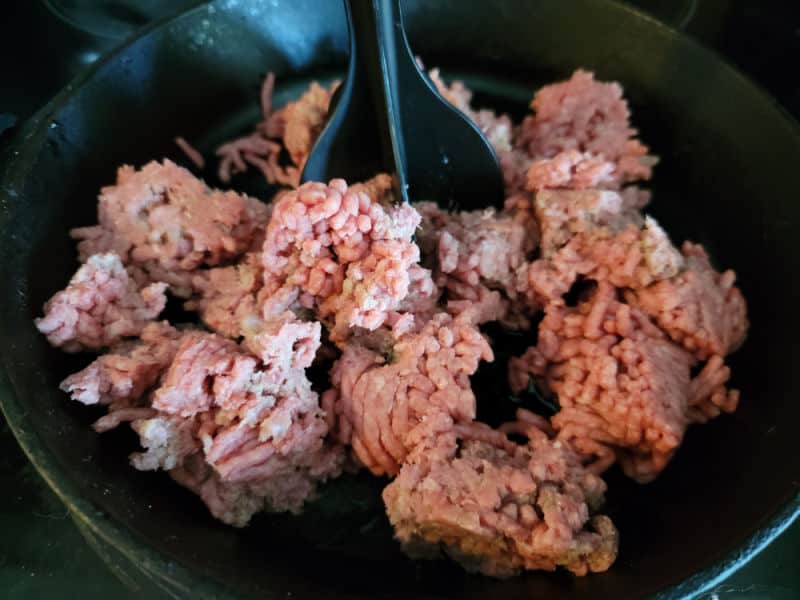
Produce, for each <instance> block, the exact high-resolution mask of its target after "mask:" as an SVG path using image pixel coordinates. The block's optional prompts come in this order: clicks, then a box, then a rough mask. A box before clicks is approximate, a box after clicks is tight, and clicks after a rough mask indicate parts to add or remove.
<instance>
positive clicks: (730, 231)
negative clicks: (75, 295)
mask: <svg viewBox="0 0 800 600" xmlns="http://www.w3.org/2000/svg"><path fill="white" fill-rule="evenodd" d="M404 8H405V10H406V21H407V25H408V29H409V37H410V40H411V43H412V46H413V49H414V50H415V52H417V53H418V54H419V55H420V56H421V57H422V58H423V59H424V60H425V62H426V64H428V65H439V66H441V67H443V71H444V73H445V75H450V76H453V75H455V76H459V77H463V78H465V79H466V80H467V82H468V83H470V84H471V85H472V86H474V88H475V89H476V90H477V91H478V94H477V100H478V102H479V103H480V102H483V103H487V104H491V105H493V106H496V107H498V108H502V109H505V110H509V111H511V112H512V113H513V114H515V115H517V116H519V115H521V114H523V112H524V110H525V107H526V103H527V101H528V100H529V99H530V96H531V94H532V91H533V90H534V89H535V88H536V87H538V86H539V85H541V84H542V83H546V82H549V81H552V80H555V79H558V78H563V77H565V76H568V75H569V73H570V72H571V71H572V70H573V69H575V68H577V67H585V68H588V69H591V70H594V71H596V73H597V76H598V78H600V79H615V80H618V81H620V82H621V83H622V84H623V85H624V86H625V89H626V93H627V96H628V97H629V99H630V101H631V105H632V109H633V115H634V124H635V125H636V126H637V127H638V128H639V129H640V130H641V134H642V138H643V140H644V141H645V142H646V143H647V144H649V145H650V146H651V148H652V149H653V151H654V152H655V153H656V154H659V155H660V156H661V157H662V162H661V164H660V165H659V166H658V167H657V169H656V176H655V179H654V181H653V185H652V188H653V189H654V192H655V200H654V204H653V206H652V208H651V212H652V213H653V214H654V216H656V218H658V219H659V220H660V221H661V222H662V223H663V224H664V225H665V227H666V229H667V230H668V231H669V232H670V234H671V236H672V238H673V240H674V241H676V242H680V241H682V240H683V239H687V238H688V239H692V240H694V241H698V242H702V243H704V244H706V245H707V247H708V248H709V250H710V252H711V254H712V257H714V258H715V259H716V262H717V266H719V267H722V268H728V267H731V268H735V269H736V270H737V272H738V274H739V281H740V285H741V287H742V290H743V292H744V294H745V297H746V298H747V300H748V302H749V307H750V318H751V321H752V326H751V331H750V337H749V340H748V342H747V343H746V345H745V346H744V348H743V349H742V350H740V351H739V352H738V353H737V354H736V355H735V356H734V357H733V358H732V360H731V364H732V367H733V368H734V374H735V378H734V384H735V385H736V386H738V387H739V388H740V389H741V390H742V398H743V399H742V403H741V406H740V408H739V410H738V412H737V413H736V414H735V415H733V416H726V417H722V418H720V419H718V420H716V421H714V422H712V423H711V424H709V425H707V426H704V427H696V428H692V429H690V431H689V433H688V435H687V438H686V441H685V444H684V446H683V447H682V448H681V450H680V451H679V453H678V454H677V456H676V457H675V459H674V461H673V463H672V464H671V465H670V467H669V468H668V469H667V470H666V471H665V472H664V474H663V475H662V476H661V477H660V478H659V480H657V481H656V482H655V483H653V484H650V485H647V486H638V485H636V484H633V483H631V482H629V481H628V480H626V479H625V478H623V477H622V476H621V475H620V473H618V472H616V471H613V472H611V473H610V474H609V477H608V483H609V488H610V491H609V495H608V506H607V512H608V513H609V514H610V516H611V517H612V518H613V519H614V521H615V522H616V523H617V525H618V527H619V529H620V531H621V536H622V537H621V547H620V550H621V552H620V556H619V559H618V560H617V563H616V564H615V565H614V566H613V567H612V569H611V570H610V571H609V572H608V573H605V574H602V575H594V576H590V577H586V578H573V577H572V576H570V575H568V574H564V573H555V574H543V573H533V574H528V575H525V576H522V577H519V578H515V579H511V580H507V581H502V582H497V581H494V580H490V579H487V578H482V577H479V576H474V575H467V574H465V573H463V572H462V571H461V570H460V569H459V568H458V567H456V566H455V565H453V564H450V563H447V562H433V563H422V562H412V561H409V560H406V559H405V558H404V557H403V556H402V555H401V554H400V552H399V549H398V548H397V546H396V545H395V543H394V542H393V541H392V539H391V530H390V528H389V526H388V523H387V522H386V519H385V517H383V508H382V504H381V502H380V496H379V494H380V489H381V487H382V485H384V483H385V482H383V481H381V480H377V479H372V478H369V477H366V476H359V477H346V478H343V479H342V480H339V481H336V482H334V483H332V484H330V485H329V486H327V487H326V488H325V489H324V490H323V494H322V499H321V500H320V502H318V503H317V504H315V505H313V506H310V507H309V509H308V510H307V511H306V513H305V514H304V515H303V516H302V517H290V516H284V515H272V516H261V517H258V518H256V519H255V520H254V522H253V523H252V525H251V526H250V527H249V528H247V529H245V530H235V529H232V528H228V527H226V526H224V525H222V524H220V523H217V522H215V521H214V520H213V519H212V518H211V517H210V516H209V515H208V514H207V512H206V510H205V508H204V507H203V506H202V505H201V504H200V502H199V501H198V500H196V499H195V498H194V497H193V496H192V495H191V494H190V493H188V492H186V491H184V490H182V489H181V488H179V487H178V486H177V485H176V484H173V483H172V482H171V481H170V480H169V478H168V477H167V476H165V475H164V474H153V473H139V472H136V471H134V470H133V469H132V468H130V467H129V466H128V465H127V458H126V457H127V454H128V453H129V452H131V451H133V450H134V449H135V447H136V445H135V438H134V436H133V435H132V434H129V433H126V432H122V431H120V432H115V433H111V434H106V435H103V436H98V435H97V434H95V433H94V432H93V431H92V430H91V428H90V427H89V424H90V423H91V422H92V421H93V420H94V419H95V418H96V417H97V416H98V412H97V411H94V410H92V409H87V408H85V407H82V406H80V405H78V404H77V403H71V402H68V401H67V399H66V397H65V396H64V395H63V394H62V393H61V392H59V391H58V382H59V381H60V380H61V379H62V378H63V377H64V376H65V375H67V374H68V373H71V372H73V371H76V370H78V369H79V368H82V367H83V366H84V365H85V364H86V363H87V362H88V360H89V357H88V356H85V355H83V356H74V355H73V356H69V355H64V354H62V353H61V352H59V351H56V350H53V349H51V348H50V347H49V346H48V345H47V343H46V341H45V340H44V338H43V337H42V336H40V335H39V334H38V333H37V332H36V330H35V329H34V327H33V318H34V317H36V316H38V314H39V313H40V309H41V305H42V303H43V302H44V301H45V300H46V299H47V298H48V297H49V296H50V295H51V294H52V293H53V292H54V291H56V290H57V289H60V288H61V287H63V285H64V284H65V283H66V281H67V279H68V277H69V275H70V274H71V273H72V272H73V271H74V269H75V267H76V262H75V252H74V247H73V244H72V242H71V241H70V239H69V237H68V235H67V230H68V229H69V228H70V227H73V226H77V225H85V224H89V223H92V222H93V221H94V208H95V199H96V194H97V190H98V189H99V188H100V187H101V186H102V185H106V184H109V183H112V182H113V179H114V173H115V169H116V167H117V166H118V165H120V164H123V163H130V164H134V165H141V164H143V163H145V162H147V161H148V160H151V159H160V158H161V157H163V156H168V157H172V158H175V159H176V160H177V159H179V155H178V154H177V152H176V151H175V148H174V147H173V145H172V142H171V140H172V138H173V137H174V136H175V135H183V136H185V137H186V138H187V139H189V140H192V141H196V142H197V145H198V146H199V147H200V149H201V150H203V151H205V152H206V153H207V155H209V153H210V150H212V149H213V147H214V145H215V143H217V142H219V141H222V140H223V139H225V137H226V136H229V135H230V134H232V133H238V132H242V131H245V130H247V129H248V127H249V126H250V125H251V124H252V123H253V121H254V120H255V119H256V118H257V107H256V99H257V92H258V85H259V81H260V79H261V77H262V76H263V74H264V72H265V71H266V70H272V71H275V72H276V74H277V76H278V84H279V88H278V94H277V97H276V101H277V102H278V103H282V102H285V101H286V100H287V99H290V98H292V97H294V96H296V95H297V94H299V93H300V92H301V91H302V89H304V88H305V87H306V86H307V85H308V83H309V82H310V81H311V80H312V79H317V80H328V79H330V78H332V77H334V76H336V74H337V73H339V72H340V71H341V67H342V65H343V64H344V60H345V48H346V45H345V42H346V40H345V27H344V17H343V13H342V11H341V6H340V4H339V3H337V2H315V1H313V0H294V1H292V2H284V1H281V0H273V1H272V2H266V1H265V2H238V1H237V0H221V1H218V2H215V3H213V4H211V5H210V6H208V7H201V8H199V9H196V10H194V11H192V12H190V13H187V14H186V15H184V16H182V17H180V18H178V19H176V20H174V21H169V22H167V23H163V24H161V25H158V26H156V27H154V28H151V29H149V30H148V31H147V32H146V33H145V34H144V35H143V36H142V37H140V38H138V39H137V40H135V41H134V42H132V43H131V44H129V45H127V46H126V47H124V48H122V49H120V50H119V51H118V52H117V53H115V54H113V55H112V56H110V57H109V58H108V59H106V60H104V61H101V62H100V63H99V64H98V65H97V66H96V67H95V68H94V69H93V70H92V71H91V72H90V73H89V74H88V75H87V76H86V77H83V78H82V79H81V80H79V81H76V82H74V83H73V84H72V85H71V86H69V88H68V89H67V90H65V92H64V93H62V94H61V95H59V96H58V97H57V98H56V99H55V100H54V101H53V103H51V104H50V105H49V106H48V107H46V108H45V109H44V110H43V111H42V112H41V113H40V114H39V115H38V116H37V117H36V118H35V119H34V120H33V121H31V123H29V124H28V126H27V127H26V128H25V129H24V131H23V132H22V133H21V135H20V139H19V145H18V146H17V147H16V149H15V150H14V151H13V152H12V153H11V155H10V156H9V160H8V161H7V165H6V168H5V172H4V179H3V184H2V188H0V200H2V207H1V208H2V226H3V244H2V247H0V270H1V271H2V277H3V278H2V280H3V281H4V283H5V285H4V286H3V288H2V290H0V327H2V330H1V332H0V335H2V337H1V338H0V342H1V343H2V360H3V365H4V373H3V374H2V380H1V381H0V382H1V383H2V403H3V409H4V411H5V412H6V415H7V417H8V420H9V422H10V424H11V426H12V427H13V429H14V431H15V433H16V434H17V436H18V438H19V439H20V441H21V443H22V445H23V447H24V449H25V450H26V452H27V453H28V455H29V456H30V457H31V458H32V460H33V461H34V463H35V464H36V466H37V467H38V468H39V470H40V471H41V472H42V473H43V475H44V476H45V477H46V478H47V479H48V481H49V482H50V483H51V485H53V486H54V487H55V488H56V490H57V491H58V492H59V494H60V495H61V496H62V498H64V499H65V500H66V502H67V503H68V504H69V505H70V507H71V508H72V510H73V513H74V514H75V516H76V518H77V520H78V521H79V522H80V524H81V526H82V528H83V529H84V530H86V531H89V532H91V533H92V535H93V536H95V537H96V538H97V539H98V540H99V542H98V543H100V544H101V545H108V546H110V547H112V548H113V549H114V552H115V553H118V554H119V555H120V557H121V558H120V560H122V559H123V558H124V560H127V561H130V562H132V563H133V564H135V565H136V567H137V568H139V569H142V570H143V571H144V572H145V573H147V575H148V576H149V577H152V578H154V579H155V580H156V581H157V582H158V583H159V585H162V586H164V587H165V588H168V589H170V590H171V591H172V592H173V593H176V594H180V595H183V594H187V595H188V594H189V593H190V592H191V593H192V594H193V595H209V596H210V595H216V594H219V593H221V592H222V591H224V590H227V591H232V592H236V593H243V594H247V595H259V596H261V597H278V596H283V597H285V596H286V594H287V593H291V594H292V597H294V598H302V597H320V596H321V597H335V596H337V595H338V596H342V597H349V596H366V597H387V598H388V597H409V596H411V595H413V596H423V595H425V596H431V597H441V596H453V597H463V598H480V597H489V596H492V595H498V596H499V595H502V596H503V597H507V598H516V597H520V598H521V597H548V598H560V597H564V598H583V597H624V598H635V597H643V596H647V595H651V594H654V593H657V592H659V591H662V592H664V590H667V591H666V592H664V593H666V594H670V595H673V594H674V595H679V594H682V593H686V592H689V591H692V590H698V589H702V588H704V587H706V586H708V585H710V584H711V583H712V582H713V581H715V579H716V578H718V577H719V576H721V575H722V574H724V573H725V572H726V570H728V569H731V568H733V567H735V566H736V565H737V564H739V563H740V562H741V561H742V560H744V559H746V558H747V557H749V556H750V555H751V554H752V553H753V552H754V551H755V550H757V549H758V548H759V547H760V546H761V545H762V544H763V543H764V542H765V541H767V540H769V539H771V537H772V536H773V535H774V534H775V533H776V532H777V531H779V530H780V529H781V528H783V527H785V526H786V525H787V524H788V523H789V521H790V520H791V519H793V518H794V516H795V515H796V512H797V509H798V499H797V495H798V490H800V455H799V454H798V453H797V451H796V439H795V438H796V434H795V426H794V424H795V423H797V422H798V420H799V419H800V406H799V405H798V403H797V402H796V401H795V398H796V397H797V396H798V392H799V390H798V385H797V378H796V377H794V373H793V363H794V360H793V358H794V357H793V348H794V345H795V340H796V338H797V333H798V323H797V317H796V311H795V308H794V307H795V300H796V294H795V293H794V284H793V280H792V277H793V275H794V273H796V272H797V269H798V267H800V264H798V263H800V250H799V249H798V243H797V240H796V237H795V235H794V232H793V229H792V227H793V225H794V224H795V222H796V220H797V219H796V215H797V203H796V201H795V199H794V197H793V195H794V193H795V191H794V190H795V181H796V169H797V165H799V164H800V131H799V130H798V128H797V126H796V125H795V124H794V123H793V122H792V121H791V120H790V119H789V118H788V117H787V116H785V115H784V114H783V113H782V112H781V110H780V108H779V107H778V106H777V105H776V104H775V103H774V102H773V101H772V100H771V99H770V98H769V97H767V96H766V95H765V94H763V93H761V92H760V91H759V90H758V89H756V88H755V87H754V86H753V85H752V84H751V83H749V82H748V81H747V80H745V79H744V78H743V77H741V76H740V75H739V74H737V73H736V72H735V71H733V70H732V69H731V68H729V67H727V66H726V65H725V64H724V63H722V62H721V61H720V60H719V59H718V58H717V57H715V56H714V55H713V54H711V53H710V52H707V51H705V50H703V49H702V48H700V47H699V46H697V45H696V44H694V43H693V42H691V41H689V40H686V39H685V38H683V37H681V36H678V35H676V34H675V33H673V32H672V31H670V30H668V29H666V28H664V27H662V26H660V25H658V24H657V23H655V22H654V21H652V20H650V19H648V18H646V17H643V16H641V15H639V14H637V13H635V12H632V11H630V10H629V9H626V8H623V7H621V6H619V5H616V4H613V3H607V2H601V1H596V0H573V1H571V2H560V1H559V0H538V1H537V2H530V3H520V2H515V1H514V0H505V1H500V2H493V3H470V4H469V5H463V4H462V3H460V2H456V1H455V0H437V1H436V2H421V1H420V2H406V3H405V5H404ZM210 162H211V163H212V164H211V166H210V168H209V169H208V171H207V172H204V173H203V175H204V176H205V177H206V179H207V180H208V181H209V183H211V184H217V183H218V182H217V181H216V180H215V178H214V176H213V170H214V169H213V166H214V165H213V162H214V161H210ZM233 185H234V187H236V188H238V189H240V190H243V191H247V192H250V193H255V194H257V195H259V196H261V197H266V196H268V195H269V193H270V192H271V190H269V189H268V188H266V187H265V186H264V185H262V184H261V183H260V182H259V180H258V178H256V177H253V178H247V177H245V178H242V179H239V180H235V181H234V183H233ZM478 399H479V400H478V401H479V404H480V406H481V409H480V410H482V411H485V410H489V411H492V410H495V409H497V410H502V406H503V403H504V402H506V400H505V396H504V395H500V394H497V393H496V392H494V393H493V392H492V391H491V388H488V389H484V388H481V389H479V390H478ZM487 407H488V408H487ZM498 407H499V408H498Z"/></svg>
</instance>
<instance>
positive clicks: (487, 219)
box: [417, 203, 537, 324]
mask: <svg viewBox="0 0 800 600" xmlns="http://www.w3.org/2000/svg"><path fill="white" fill-rule="evenodd" d="M417 208H418V210H419V211H420V212H421V213H422V215H423V222H422V228H421V231H420V233H419V235H418V239H419V242H420V244H421V246H422V247H423V249H424V250H425V251H426V253H427V254H428V255H429V258H428V259H427V260H428V262H429V263H431V264H432V265H433V270H434V277H435V281H436V284H437V285H438V286H439V287H440V288H441V289H443V290H444V291H445V295H446V298H447V300H448V309H449V310H452V311H453V312H461V311H462V310H464V309H466V308H467V307H470V306H472V307H475V308H476V313H477V315H478V322H479V323H483V322H488V321H497V320H503V321H506V322H508V323H509V324H510V323H512V322H517V323H520V324H524V323H525V322H526V316H527V315H526V314H525V313H526V312H527V311H526V310H524V306H523V305H522V304H521V303H520V302H517V299H518V292H517V279H518V271H519V270H520V269H524V268H527V264H528V261H529V258H530V256H531V255H532V253H533V252H534V250H535V248H536V243H537V231H536V230H535V229H533V230H532V229H531V228H529V227H526V225H525V224H524V223H522V222H520V221H518V220H515V219H514V218H512V217H510V216H507V215H498V214H496V213H495V212H494V211H493V210H490V209H489V210H485V211H474V212H460V213H448V212H446V211H443V210H441V209H440V208H438V207H437V206H436V205H434V204H432V203H420V204H419V205H418V206H417Z"/></svg>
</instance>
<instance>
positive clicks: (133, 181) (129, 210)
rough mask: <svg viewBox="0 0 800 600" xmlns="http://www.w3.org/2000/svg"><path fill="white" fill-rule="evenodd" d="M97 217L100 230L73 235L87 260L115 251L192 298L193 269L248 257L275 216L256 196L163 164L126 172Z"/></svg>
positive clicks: (104, 193)
mask: <svg viewBox="0 0 800 600" xmlns="http://www.w3.org/2000/svg"><path fill="white" fill-rule="evenodd" d="M97 216H98V222H99V224H98V225H95V226H93V227H81V228H78V229H73V230H72V232H71V233H72V236H73V237H74V238H75V239H77V240H79V243H78V252H79V254H80V259H81V260H82V261H85V260H87V259H88V257H89V256H91V255H92V254H96V253H98V252H114V253H116V254H117V255H118V256H119V257H120V258H121V259H122V262H123V263H124V264H125V265H126V266H129V267H133V268H134V269H135V271H134V273H140V274H141V276H140V277H139V278H140V279H141V278H144V279H145V280H150V281H164V282H166V283H168V284H169V285H170V289H171V291H172V292H173V293H175V294H177V295H179V296H188V295H189V294H190V293H191V277H192V272H193V271H194V270H196V269H197V268H198V267H200V266H216V265H218V264H220V263H221V262H223V261H225V260H229V259H232V258H236V257H237V256H239V255H240V254H242V253H243V252H245V251H246V250H247V249H248V248H249V247H250V246H251V244H252V242H253V238H254V237H255V236H256V234H257V230H258V229H259V228H260V227H263V225H264V224H265V222H266V220H267V219H268V217H269V211H268V209H267V207H266V206H265V205H264V204H263V203H261V202H259V201H258V200H256V199H254V198H249V197H247V196H242V195H239V194H237V193H235V192H222V191H218V190H212V189H210V188H209V187H207V186H206V185H205V184H204V183H203V182H202V181H201V180H199V179H197V178H196V177H194V175H192V174H191V173H190V172H189V171H187V170H186V169H183V168H182V167H179V166H177V165H176V164H174V163H172V162H170V161H168V160H164V161H163V163H157V162H151V163H148V164H147V165H145V166H144V167H143V168H142V169H141V170H139V171H136V170H134V169H133V168H132V167H128V166H125V167H121V168H120V169H119V171H118V172H117V183H116V185H113V186H108V187H105V188H103V189H102V190H101V193H100V200H99V202H98V209H97Z"/></svg>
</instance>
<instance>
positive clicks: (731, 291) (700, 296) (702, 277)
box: [629, 242, 748, 360]
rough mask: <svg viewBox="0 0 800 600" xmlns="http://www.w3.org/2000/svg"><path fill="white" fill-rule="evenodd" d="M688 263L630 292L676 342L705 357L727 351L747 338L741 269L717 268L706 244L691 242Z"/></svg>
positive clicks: (685, 250) (687, 247)
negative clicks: (720, 270)
mask: <svg viewBox="0 0 800 600" xmlns="http://www.w3.org/2000/svg"><path fill="white" fill-rule="evenodd" d="M682 253H683V256H684V257H685V263H686V268H685V269H683V270H681V271H680V272H679V273H677V274H675V275H674V276H673V277H671V278H669V279H666V280H662V281H658V282H656V283H654V284H652V285H651V286H649V287H646V288H644V289H637V290H636V291H635V292H632V293H630V294H629V296H630V299H631V300H632V301H633V302H635V304H636V305H637V306H639V307H640V308H641V309H642V310H643V311H644V312H646V313H648V314H649V315H651V316H652V317H653V318H654V319H655V320H656V322H657V323H658V324H659V326H660V327H661V328H662V329H664V331H666V332H667V333H668V334H669V336H670V337H671V338H672V339H673V340H675V341H676V342H678V343H680V344H682V345H683V346H684V347H685V348H686V349H687V350H689V351H690V352H692V353H694V354H695V356H697V358H699V359H701V360H705V359H707V358H708V357H709V356H712V355H715V354H718V355H722V356H725V355H726V354H730V353H731V352H733V351H734V350H736V349H737V348H738V347H739V346H740V345H741V344H742V342H744V338H745V335H746V334H747V328H748V321H747V306H746V304H745V301H744V297H743V296H742V293H741V292H740V291H739V289H738V288H736V287H735V286H734V283H735V281H736V273H734V272H733V271H730V270H728V271H725V272H724V273H718V272H717V271H715V270H714V268H713V267H712V266H711V262H710V261H709V258H708V254H707V253H706V251H705V250H704V249H703V247H702V246H700V245H698V244H692V243H690V242H686V243H685V244H684V245H683V249H682Z"/></svg>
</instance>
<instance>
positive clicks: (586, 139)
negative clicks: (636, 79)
mask: <svg viewBox="0 0 800 600" xmlns="http://www.w3.org/2000/svg"><path fill="white" fill-rule="evenodd" d="M531 109H532V110H533V113H534V114H533V115H530V116H528V117H525V119H524V120H523V121H522V125H521V126H520V131H519V134H518V136H517V139H516V140H515V145H516V146H517V147H519V148H524V149H525V150H526V151H527V153H528V154H529V155H530V156H531V158H533V159H534V160H541V159H548V158H554V157H556V156H557V155H558V154H559V153H561V152H566V151H569V150H577V151H579V152H589V153H591V154H593V155H594V156H597V157H602V158H603V159H605V160H607V161H610V162H611V163H613V164H614V171H613V178H614V180H616V181H617V182H618V183H620V184H621V183H625V182H628V181H634V180H637V179H649V178H650V176H651V172H652V167H653V165H654V164H655V159H654V157H652V156H649V155H648V154H647V152H648V148H647V146H645V145H644V144H642V143H641V142H640V141H639V140H637V139H636V138H635V136H636V134H637V131H636V130H635V129H633V128H632V127H631V125H630V111H629V110H628V103H627V102H626V101H625V99H624V98H623V96H622V87H621V86H620V85H619V84H618V83H602V82H599V81H595V79H594V75H593V74H592V73H589V72H587V71H582V70H578V71H575V73H574V74H573V75H572V77H571V78H570V79H569V80H567V81H564V82H562V83H555V84H552V85H548V86H545V87H543V88H542V89H540V90H539V91H538V92H537V93H536V95H535V96H534V97H533V100H532V101H531Z"/></svg>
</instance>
